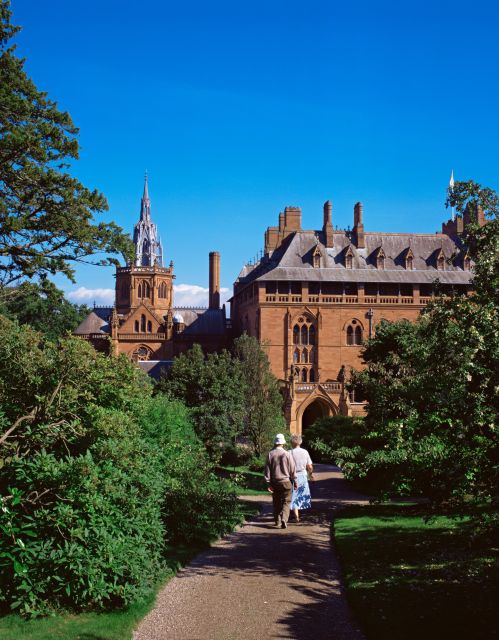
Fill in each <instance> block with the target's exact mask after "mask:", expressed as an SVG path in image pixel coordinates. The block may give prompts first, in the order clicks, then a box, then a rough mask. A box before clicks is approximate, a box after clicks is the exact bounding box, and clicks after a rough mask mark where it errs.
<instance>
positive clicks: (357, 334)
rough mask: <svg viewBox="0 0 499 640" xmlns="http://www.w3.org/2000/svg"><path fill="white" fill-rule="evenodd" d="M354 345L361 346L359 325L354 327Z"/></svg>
mask: <svg viewBox="0 0 499 640" xmlns="http://www.w3.org/2000/svg"><path fill="white" fill-rule="evenodd" d="M354 344H362V329H361V327H360V326H359V325H357V326H356V327H355V332H354Z"/></svg>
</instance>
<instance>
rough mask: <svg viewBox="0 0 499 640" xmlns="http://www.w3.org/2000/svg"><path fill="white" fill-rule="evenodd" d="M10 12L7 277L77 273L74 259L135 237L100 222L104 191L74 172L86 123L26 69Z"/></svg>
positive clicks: (1, 242)
mask: <svg viewBox="0 0 499 640" xmlns="http://www.w3.org/2000/svg"><path fill="white" fill-rule="evenodd" d="M10 17H11V11H10V1H9V0H0V227H1V230H2V233H1V234H0V285H7V284H9V283H12V282H15V281H17V280H19V279H20V278H23V277H37V276H41V275H43V274H55V273H58V272H62V273H64V274H65V275H66V276H68V278H70V279H72V278H73V273H74V270H73V268H72V266H71V263H72V262H74V261H78V262H87V261H89V260H90V258H91V256H93V255H95V254H97V253H108V252H109V253H125V254H126V255H127V256H130V255H131V254H132V251H133V249H132V244H131V241H130V238H128V236H126V235H124V234H123V233H122V230H121V229H120V228H119V227H117V226H116V225H115V224H114V223H108V224H106V223H102V222H100V223H97V224H95V223H94V220H93V216H94V214H96V213H97V214H98V213H100V212H102V211H105V210H107V208H108V206H107V203H106V200H105V198H104V196H103V195H102V194H100V193H98V192H97V191H95V190H94V191H90V190H89V189H87V188H86V187H84V186H83V185H82V184H81V183H80V182H79V181H78V180H77V179H76V178H74V177H73V176H72V175H71V174H70V173H69V172H68V169H69V166H70V165H69V164H68V163H69V162H71V161H72V160H76V159H77V158H78V150H79V145H78V141H77V135H78V129H77V128H76V127H75V126H74V124H73V122H72V120H71V117H70V116H69V114H68V113H66V112H61V111H59V110H58V108H57V104H56V103H55V102H53V101H52V100H50V99H49V98H48V97H47V94H46V93H43V92H41V91H39V90H38V89H37V88H36V86H35V84H34V83H33V82H32V81H31V80H30V79H29V78H28V76H27V75H26V73H25V71H24V61H23V60H21V59H19V58H17V57H16V56H15V55H14V51H15V47H14V46H11V45H9V40H10V39H11V38H12V37H13V36H14V35H15V33H16V32H17V31H18V30H19V29H18V27H13V26H12V25H11V24H10ZM111 263H116V260H114V259H111V258H103V259H100V260H98V261H97V264H111Z"/></svg>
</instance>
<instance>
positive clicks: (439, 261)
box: [437, 254, 445, 271]
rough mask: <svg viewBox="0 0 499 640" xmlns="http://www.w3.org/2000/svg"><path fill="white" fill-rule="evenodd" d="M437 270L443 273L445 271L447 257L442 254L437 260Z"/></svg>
mask: <svg viewBox="0 0 499 640" xmlns="http://www.w3.org/2000/svg"><path fill="white" fill-rule="evenodd" d="M437 269H438V270H439V271H443V270H444V269H445V257H444V256H443V255H442V254H440V255H439V256H438V258H437Z"/></svg>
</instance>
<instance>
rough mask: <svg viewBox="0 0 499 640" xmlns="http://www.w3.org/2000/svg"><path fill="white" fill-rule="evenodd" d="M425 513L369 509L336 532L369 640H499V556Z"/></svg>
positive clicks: (346, 518) (460, 528)
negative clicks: (426, 519)
mask: <svg viewBox="0 0 499 640" xmlns="http://www.w3.org/2000/svg"><path fill="white" fill-rule="evenodd" d="M422 513H423V512H422V507H420V506H414V505H409V506H408V505H406V506H393V505H387V506H383V505H381V506H367V507H351V508H348V509H346V510H344V511H342V512H341V513H340V514H339V515H338V517H337V519H336V520H335V522H334V524H333V533H334V541H335V544H336V547H337V550H338V553H339V556H340V561H341V564H342V568H343V572H344V577H345V583H346V588H347V594H348V598H349V601H350V603H351V605H352V608H353V610H354V615H355V616H356V618H357V619H358V621H359V622H360V624H361V625H362V627H363V629H364V632H365V634H366V637H367V640H387V639H390V640H416V639H417V640H437V639H438V640H447V639H449V640H464V639H466V640H482V639H483V640H485V639H486V640H491V639H492V638H497V637H499V633H498V631H499V629H498V624H497V623H498V610H499V576H498V574H499V571H498V569H499V549H498V546H497V545H492V544H491V543H490V540H489V541H488V543H487V544H484V543H483V542H482V543H481V544H478V543H477V542H476V541H475V542H473V541H472V538H471V536H470V535H469V531H468V526H467V524H466V523H463V522H458V521H453V520H450V519H449V518H446V517H443V516H442V517H438V518H436V519H435V520H433V521H430V522H429V523H428V524H425V523H424V521H423V519H422Z"/></svg>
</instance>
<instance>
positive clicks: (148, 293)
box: [144, 282, 151, 298]
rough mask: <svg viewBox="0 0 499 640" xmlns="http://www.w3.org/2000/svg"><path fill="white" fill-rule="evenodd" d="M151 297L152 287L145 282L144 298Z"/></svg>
mask: <svg viewBox="0 0 499 640" xmlns="http://www.w3.org/2000/svg"><path fill="white" fill-rule="evenodd" d="M150 297H151V287H150V286H149V284H148V283H147V282H144V298H150Z"/></svg>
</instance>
